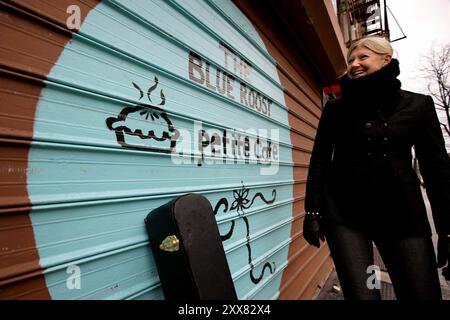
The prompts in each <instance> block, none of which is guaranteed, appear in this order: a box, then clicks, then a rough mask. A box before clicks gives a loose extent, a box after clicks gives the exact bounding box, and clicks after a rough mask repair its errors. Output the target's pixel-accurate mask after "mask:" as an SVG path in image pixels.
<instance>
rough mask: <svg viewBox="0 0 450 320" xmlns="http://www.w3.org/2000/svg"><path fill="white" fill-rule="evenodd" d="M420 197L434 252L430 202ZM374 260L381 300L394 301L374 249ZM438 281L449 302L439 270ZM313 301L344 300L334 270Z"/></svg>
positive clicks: (449, 290)
mask: <svg viewBox="0 0 450 320" xmlns="http://www.w3.org/2000/svg"><path fill="white" fill-rule="evenodd" d="M422 195H423V198H424V200H425V206H426V208H427V213H428V219H429V220H430V224H431V228H432V231H433V236H432V240H433V244H434V249H435V251H436V247H437V235H436V231H435V228H434V223H433V217H432V214H431V208H430V202H429V201H428V197H427V195H426V192H425V189H422ZM374 260H375V261H374V263H375V265H378V266H380V269H381V298H382V299H383V300H396V297H395V293H394V289H393V287H392V284H391V281H390V278H389V275H388V273H387V272H386V267H385V266H384V263H383V260H382V259H381V257H380V255H379V253H378V251H377V250H376V247H374ZM439 280H440V282H441V290H442V298H443V299H444V300H450V282H447V281H446V280H445V278H444V277H443V276H442V275H441V269H439ZM315 300H344V295H343V294H342V290H341V287H340V284H339V279H338V277H337V274H336V271H335V270H334V269H333V271H332V272H331V273H330V275H329V276H328V279H327V280H326V281H325V284H324V285H323V287H322V288H321V290H320V292H319V294H318V295H317V297H316V299H315Z"/></svg>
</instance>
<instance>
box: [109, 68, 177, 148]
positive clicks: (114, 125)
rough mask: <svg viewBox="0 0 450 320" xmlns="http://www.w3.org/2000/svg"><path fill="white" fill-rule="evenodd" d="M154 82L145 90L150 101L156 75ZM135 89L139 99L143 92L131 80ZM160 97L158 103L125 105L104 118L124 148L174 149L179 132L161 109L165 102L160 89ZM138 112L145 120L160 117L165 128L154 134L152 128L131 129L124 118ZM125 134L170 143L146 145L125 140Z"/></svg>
mask: <svg viewBox="0 0 450 320" xmlns="http://www.w3.org/2000/svg"><path fill="white" fill-rule="evenodd" d="M154 81H155V83H154V84H153V85H152V86H150V88H149V89H148V91H147V98H148V100H149V101H150V103H152V99H151V93H152V92H153V91H154V90H155V89H156V87H157V86H158V83H159V80H158V78H157V77H155V80H154ZM132 84H133V86H134V88H135V89H137V90H138V91H139V94H140V96H139V100H141V99H142V98H143V96H144V92H143V91H142V89H141V88H140V87H139V86H138V85H137V84H136V83H134V82H132ZM160 98H161V102H160V103H159V104H158V105H154V104H138V105H136V106H134V107H125V108H123V109H122V111H121V112H120V113H119V115H118V116H117V117H116V118H114V117H110V118H107V119H106V126H107V127H108V129H110V130H112V131H114V132H115V133H116V139H117V142H118V143H119V144H120V145H121V146H123V147H126V148H132V149H140V150H151V151H159V152H165V153H170V152H172V151H173V150H174V149H175V146H176V142H177V139H178V137H179V132H178V130H176V129H175V128H174V126H173V124H172V122H171V121H170V119H169V117H168V115H167V113H166V112H165V111H164V110H163V109H162V106H164V105H165V103H166V97H165V95H164V93H163V90H162V89H161V91H160ZM136 113H137V114H139V115H140V116H142V117H144V116H145V120H146V121H151V122H153V121H155V120H157V119H161V120H163V121H164V123H165V124H166V125H167V129H166V130H164V131H163V132H162V133H161V134H160V135H158V134H156V133H155V131H154V130H148V131H147V132H146V133H144V132H143V130H142V129H139V128H137V129H135V130H133V129H131V128H129V127H128V126H127V125H126V120H127V117H128V115H130V114H136ZM121 123H123V125H122V124H121ZM127 136H128V137H131V136H136V137H139V138H140V139H142V140H152V139H153V140H155V141H159V142H162V141H166V140H168V141H170V144H168V145H167V146H165V147H158V146H146V145H141V144H135V143H131V142H127V139H126V138H127Z"/></svg>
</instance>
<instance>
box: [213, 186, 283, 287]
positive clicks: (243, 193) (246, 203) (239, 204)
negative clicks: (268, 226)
mask: <svg viewBox="0 0 450 320" xmlns="http://www.w3.org/2000/svg"><path fill="white" fill-rule="evenodd" d="M241 183H242V182H241ZM249 190H250V189H248V188H245V186H244V184H243V183H242V188H241V189H239V190H233V197H234V201H233V203H232V204H231V208H230V211H231V210H234V209H236V212H237V213H238V215H239V216H240V217H241V218H242V220H244V222H245V227H246V230H247V232H246V239H247V241H246V246H247V250H248V263H249V265H250V279H251V280H252V282H253V283H255V284H257V283H259V282H260V281H261V279H262V278H263V276H264V272H265V270H266V268H267V269H269V271H270V274H273V273H274V272H275V269H276V267H275V262H272V264H270V263H269V262H266V263H265V264H264V266H263V269H262V271H261V274H260V275H259V277H255V276H254V274H253V269H254V265H253V262H252V261H253V259H252V250H251V246H250V224H249V221H248V218H247V217H246V216H245V212H244V209H249V208H250V207H251V206H252V205H253V203H254V201H255V199H256V198H257V197H260V198H261V200H262V201H263V202H264V203H266V204H272V203H273V202H274V201H275V198H276V195H277V192H276V190H275V189H273V190H272V197H273V199H270V200H267V199H266V198H265V197H264V195H263V194H262V193H261V192H258V193H256V194H255V195H254V196H253V198H252V200H251V201H250V200H249V199H247V197H248V194H249ZM221 206H225V208H224V209H223V212H227V211H228V200H227V198H222V199H220V200H219V201H218V202H217V203H216V206H215V208H214V214H217V212H218V211H219V209H220V207H221ZM234 226H235V221H234V220H233V221H231V228H230V230H229V231H228V232H227V233H226V234H225V235H220V238H221V240H222V241H225V240H228V239H229V238H231V236H232V235H233V231H234Z"/></svg>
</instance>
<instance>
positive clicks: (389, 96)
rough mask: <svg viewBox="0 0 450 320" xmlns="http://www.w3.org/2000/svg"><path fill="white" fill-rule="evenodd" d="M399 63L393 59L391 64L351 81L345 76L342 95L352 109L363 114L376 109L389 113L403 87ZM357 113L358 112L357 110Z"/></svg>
mask: <svg viewBox="0 0 450 320" xmlns="http://www.w3.org/2000/svg"><path fill="white" fill-rule="evenodd" d="M399 74H400V68H399V62H398V60H397V59H392V60H391V62H390V63H389V64H387V65H386V66H384V67H383V68H381V69H380V70H377V71H375V72H373V73H370V74H368V75H366V76H363V77H360V78H357V79H350V78H349V77H348V75H347V74H345V75H344V76H343V77H342V78H341V79H340V85H341V95H342V99H343V101H345V102H346V103H347V104H348V105H349V106H350V107H354V108H356V109H358V110H359V111H360V112H363V113H372V111H373V110H374V108H376V109H378V110H380V109H381V110H382V111H383V112H385V111H388V109H391V108H392V107H393V106H394V105H395V101H396V99H397V98H398V96H399V90H400V87H401V82H400V80H398V79H397V77H398V75H399ZM355 111H356V110H355Z"/></svg>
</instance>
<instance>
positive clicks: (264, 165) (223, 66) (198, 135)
mask: <svg viewBox="0 0 450 320" xmlns="http://www.w3.org/2000/svg"><path fill="white" fill-rule="evenodd" d="M0 7H1V15H0V21H1V23H0V28H1V33H0V34H1V39H0V43H1V50H0V63H1V67H0V68H1V72H0V75H1V77H2V80H1V91H0V95H1V105H0V109H1V112H0V141H1V142H0V148H1V153H0V154H1V156H0V164H1V170H0V177H1V185H0V192H1V193H0V199H1V200H0V212H1V213H0V244H1V251H0V297H1V298H2V299H164V296H163V294H162V291H161V287H160V283H159V277H158V273H157V270H156V266H155V263H154V260H153V256H152V253H151V250H150V247H149V244H148V236H147V234H146V231H145V225H144V218H145V217H146V215H147V214H148V213H149V212H150V211H151V210H152V209H154V208H156V207H159V206H160V205H162V204H164V203H166V202H168V201H170V200H171V199H173V198H174V197H176V196H179V195H182V194H186V193H199V194H202V195H204V196H205V197H207V199H208V200H209V201H210V203H211V205H212V207H213V209H214V212H215V214H216V220H217V223H218V227H219V231H220V233H221V235H222V239H223V246H224V249H225V252H226V256H227V261H228V264H229V267H230V270H231V273H232V277H233V281H234V284H235V288H236V292H237V295H238V298H239V299H311V298H313V297H314V296H315V295H316V294H317V290H318V288H319V286H320V285H321V284H322V283H323V281H324V280H325V279H326V277H327V276H328V274H329V273H330V271H331V269H332V261H331V258H330V255H329V251H328V248H327V246H326V245H324V246H321V248H320V249H316V248H314V247H311V246H309V245H307V243H306V242H305V240H304V239H303V236H302V231H301V229H302V222H303V217H304V208H303V204H304V203H303V201H304V193H305V182H306V176H307V172H308V163H309V158H310V155H311V150H312V146H313V143H314V136H315V132H316V129H317V124H318V120H319V118H320V114H321V109H322V88H323V87H325V86H328V85H330V84H333V83H335V82H336V77H337V75H339V74H341V73H342V72H343V71H344V70H345V59H344V56H345V45H344V40H343V37H342V34H341V32H340V30H339V25H338V19H337V14H336V9H335V8H334V6H333V3H332V1H328V0H324V1H311V0H303V1H295V2H294V1H288V0H283V1H275V0H274V1H264V2H263V3H261V2H260V1H255V0H236V1H228V0H206V1H200V0H196V1H183V0H166V1H162V0H154V1H148V0H134V1H119V0H110V1H96V0H88V1H75V0H70V1H69V0H58V1H38V0H32V1H25V0H6V1H2V2H1V4H0Z"/></svg>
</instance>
